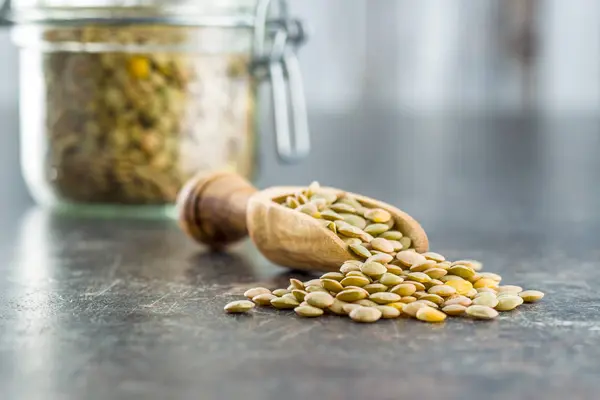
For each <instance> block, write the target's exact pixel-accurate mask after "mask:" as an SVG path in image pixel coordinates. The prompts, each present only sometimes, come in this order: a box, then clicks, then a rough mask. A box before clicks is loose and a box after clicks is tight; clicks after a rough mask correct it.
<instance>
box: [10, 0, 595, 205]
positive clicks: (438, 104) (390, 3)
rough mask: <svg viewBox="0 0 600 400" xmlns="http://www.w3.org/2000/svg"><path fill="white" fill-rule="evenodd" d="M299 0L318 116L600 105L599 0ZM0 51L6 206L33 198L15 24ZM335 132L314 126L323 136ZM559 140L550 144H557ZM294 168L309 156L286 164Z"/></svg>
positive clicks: (295, 6)
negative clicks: (23, 163)
mask: <svg viewBox="0 0 600 400" xmlns="http://www.w3.org/2000/svg"><path fill="white" fill-rule="evenodd" d="M291 2H292V10H293V12H294V14H296V15H298V16H300V17H301V18H303V19H304V20H306V21H307V22H308V23H309V25H310V27H311V32H312V34H311V39H310V41H309V43H308V44H307V46H305V47H304V48H303V49H302V50H301V53H300V57H301V62H302V68H303V71H304V75H305V85H306V92H307V96H308V103H309V109H310V115H311V120H312V119H314V118H317V117H319V116H322V115H329V116H332V118H337V116H339V118H343V116H344V115H348V114H355V113H356V111H357V110H360V111H361V112H366V113H370V114H369V115H371V116H372V115H376V114H377V113H380V112H383V113H392V114H399V115H404V116H407V118H417V119H422V120H430V119H435V120H439V119H440V118H441V120H443V119H444V118H466V117H469V116H472V115H481V114H490V113H492V114H495V115H507V114H508V115H515V114H522V113H524V112H529V113H532V112H535V113H536V114H539V115H541V116H542V117H546V116H553V117H554V116H557V115H570V116H579V115H581V116H590V115H592V116H595V115H596V114H597V111H598V110H599V109H600V51H599V50H600V43H599V41H600V32H599V31H600V2H597V1H594V0H571V1H568V2H567V1H560V0H540V1H521V0H482V1H476V2H475V1H469V0H452V1H444V0H421V1H418V2H416V1H410V0H368V1H367V0H292V1H291ZM527 29H529V31H530V32H533V33H534V37H535V39H536V41H535V43H536V45H535V46H534V47H533V50H534V52H533V56H534V57H533V61H532V62H531V63H527V62H526V59H525V58H523V57H522V56H520V54H521V53H520V52H519V51H518V49H519V48H522V45H523V43H527V42H526V41H523V40H519V38H520V37H521V34H522V32H525V31H527ZM515 44H517V45H516V46H515ZM519 45H520V46H519ZM0 61H1V62H0V74H1V75H0V76H1V77H2V79H1V80H0V121H1V123H2V125H1V126H2V135H1V136H0V182H1V183H2V185H3V186H4V188H5V189H4V190H3V196H1V197H0V206H3V205H5V204H10V203H13V202H26V201H30V200H29V197H28V195H27V194H26V191H25V187H24V185H23V183H22V180H21V176H20V170H19V164H18V160H19V154H18V104H17V99H18V69H19V67H18V59H17V49H16V48H15V47H14V46H13V45H12V44H11V41H10V37H9V31H8V30H7V29H6V28H3V29H0ZM528 66H529V67H528ZM25 107H27V105H25ZM266 122H267V123H268V120H266ZM485 134H486V132H485V129H482V131H481V135H485ZM264 135H265V138H266V140H264V141H263V143H264V145H263V147H262V154H264V156H265V159H266V160H267V161H266V163H271V164H272V168H271V170H272V169H273V168H277V164H276V163H275V161H274V158H273V156H272V152H273V148H272V144H271V138H270V132H269V131H268V129H267V130H266V131H265V133H264ZM326 135H327V132H322V131H313V136H314V137H315V138H316V139H315V140H316V143H317V144H318V143H319V140H322V139H321V138H322V137H324V136H326ZM553 140H555V139H553V138H550V137H549V138H547V139H544V138H542V139H541V143H542V144H543V145H544V146H545V147H546V148H555V147H556V145H557V144H556V143H554V142H553ZM442 143H443V138H440V140H439V142H438V143H437V145H439V146H441V145H442ZM432 145H436V144H435V143H434V144H432ZM583 156H585V155H582V157H583ZM589 156H590V157H593V151H592V150H591V151H590V155H589ZM271 164H269V165H271ZM294 168H300V166H298V167H286V168H284V169H283V170H282V171H285V172H289V173H293V171H294ZM565 168H568V166H565ZM563 173H564V171H563ZM292 175H293V174H292Z"/></svg>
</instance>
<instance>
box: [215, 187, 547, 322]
mask: <svg viewBox="0 0 600 400" xmlns="http://www.w3.org/2000/svg"><path fill="white" fill-rule="evenodd" d="M281 204H282V205H284V206H286V207H290V208H293V209H296V210H298V211H299V212H304V213H306V214H309V215H311V216H313V217H314V218H317V219H320V220H323V224H324V225H325V226H326V227H327V228H328V229H331V230H332V231H334V232H335V233H336V234H337V235H338V236H339V237H340V238H341V239H342V240H344V241H345V242H346V243H348V246H349V248H350V249H351V250H352V251H353V252H354V253H355V254H356V255H357V256H358V257H360V258H361V259H362V261H359V260H348V261H346V262H344V263H343V264H342V265H341V266H340V269H339V272H328V273H326V274H324V275H322V276H321V277H320V278H319V279H312V280H309V281H306V282H302V281H300V280H298V279H290V285H289V286H288V287H287V288H280V289H275V290H270V289H267V288H263V287H256V288H252V289H249V290H247V291H246V292H245V293H244V296H246V297H247V298H248V300H238V301H233V302H231V303H229V304H227V305H226V306H225V311H226V312H228V313H242V312H247V311H250V310H252V309H253V308H254V307H255V306H256V305H258V306H272V307H275V308H277V309H280V310H294V312H295V313H296V314H297V315H298V316H300V317H318V316H321V315H324V314H325V313H327V314H333V315H338V316H345V315H347V316H349V317H350V318H351V319H352V320H353V321H356V322H365V323H369V322H376V321H378V320H379V319H381V318H384V319H392V318H398V317H411V318H416V319H418V320H421V321H425V322H442V321H444V320H445V319H446V318H447V317H448V316H466V317H470V318H474V319H479V320H488V319H493V318H496V317H497V316H498V312H499V311H500V312H504V311H511V310H514V309H515V308H517V307H519V306H520V305H521V304H523V303H524V302H525V303H533V302H536V301H539V300H541V299H542V298H543V297H544V293H542V292H540V291H537V290H523V288H521V287H520V286H516V285H501V284H500V282H501V281H502V277H501V276H500V275H498V274H495V273H492V272H483V271H482V269H483V265H482V263H481V262H479V261H476V260H458V261H449V260H446V258H445V257H444V256H443V255H441V254H438V253H434V252H426V253H417V252H416V251H415V249H413V248H410V246H411V243H410V239H408V238H407V237H405V236H404V235H403V234H402V232H400V231H399V230H397V229H393V228H394V227H395V223H394V222H393V218H392V216H391V215H390V214H389V213H388V212H387V211H385V210H382V209H372V208H371V209H370V208H367V207H365V206H364V205H363V204H361V203H360V202H359V201H358V200H356V199H355V198H353V197H351V196H349V195H347V194H343V195H341V196H339V198H338V196H337V195H332V194H330V193H326V192H322V191H321V190H320V187H319V185H318V183H316V182H315V183H313V184H311V185H310V186H309V187H308V188H307V189H305V190H304V191H303V192H302V193H298V194H295V195H293V196H288V197H286V198H285V199H284V200H283V201H282V202H281ZM402 239H404V241H403V240H402ZM407 239H408V240H407Z"/></svg>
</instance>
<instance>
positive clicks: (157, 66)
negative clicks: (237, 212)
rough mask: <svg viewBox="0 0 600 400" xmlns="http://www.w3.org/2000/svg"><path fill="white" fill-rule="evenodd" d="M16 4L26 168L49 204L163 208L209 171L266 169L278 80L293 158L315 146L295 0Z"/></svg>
mask: <svg viewBox="0 0 600 400" xmlns="http://www.w3.org/2000/svg"><path fill="white" fill-rule="evenodd" d="M124 3H126V4H127V5H123V4H124ZM165 3H168V5H165ZM272 3H277V6H273V7H272ZM4 14H5V15H6V17H5V19H6V20H8V21H10V22H11V23H12V24H13V26H14V27H13V37H14V40H15V42H16V43H17V44H18V45H19V47H20V69H21V74H20V76H21V82H20V88H21V89H20V108H21V153H22V154H21V160H22V171H23V175H24V178H25V181H26V183H27V185H28V187H29V189H30V191H31V194H32V195H33V197H34V198H35V199H36V201H37V202H38V203H39V204H42V205H44V206H48V207H51V208H53V209H58V210H67V211H82V212H92V213H95V214H98V213H99V214H114V213H121V212H125V213H126V214H129V215H131V214H136V215H146V214H150V215H155V214H156V213H157V212H159V213H161V214H162V213H163V212H167V213H168V212H170V211H172V208H173V205H174V202H175V199H176V196H177V194H178V191H179V189H180V188H181V187H182V186H183V184H184V183H185V182H186V181H187V180H188V179H189V178H191V177H192V176H193V175H195V174H197V173H205V172H212V171H215V170H223V169H226V170H233V171H236V172H238V173H240V174H242V175H244V176H246V177H248V178H250V179H252V177H253V175H254V170H255V164H256V152H255V147H256V139H257V137H256V136H257V134H256V131H257V123H256V121H255V118H256V117H255V109H256V102H257V99H256V96H257V90H256V89H257V84H258V83H259V82H260V81H262V80H263V79H264V78H267V77H269V79H270V80H271V87H272V95H273V105H274V108H275V109H274V113H273V115H274V123H275V130H276V138H277V149H278V152H279V156H280V158H281V159H282V160H284V161H286V162H290V161H295V160H298V159H300V158H302V157H303V156H304V155H306V153H307V152H308V151H309V141H308V129H307V124H306V110H305V107H304V96H303V91H302V82H301V77H300V72H299V69H298V63H297V59H296V58H295V49H296V48H297V47H298V45H299V44H301V43H302V42H303V39H304V37H303V36H304V35H303V29H302V25H301V24H300V23H299V22H298V21H296V20H292V19H290V18H289V16H288V12H287V4H286V2H285V1H284V0H279V1H271V0H194V1H191V0H186V1H170V2H164V1H160V0H151V1H147V0H146V1H144V0H138V1H130V2H122V1H121V0H87V1H73V0H45V1H44V0H19V1H13V2H12V4H10V1H7V3H6V4H5V6H4ZM288 108H289V109H290V110H288ZM290 111H291V112H290ZM290 121H291V122H290Z"/></svg>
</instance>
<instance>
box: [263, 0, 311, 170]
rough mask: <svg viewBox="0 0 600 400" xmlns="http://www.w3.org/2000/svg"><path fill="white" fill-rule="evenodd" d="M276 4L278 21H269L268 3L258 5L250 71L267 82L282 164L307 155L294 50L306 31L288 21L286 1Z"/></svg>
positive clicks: (301, 91)
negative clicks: (269, 87) (266, 44)
mask: <svg viewBox="0 0 600 400" xmlns="http://www.w3.org/2000/svg"><path fill="white" fill-rule="evenodd" d="M278 3H279V18H278V19H275V20H268V19H267V17H268V13H269V10H270V6H271V0H263V1H260V2H259V5H258V8H257V18H256V25H255V43H254V62H253V71H254V73H255V75H257V76H258V77H265V76H268V77H269V79H270V82H271V94H272V98H273V118H274V125H275V138H276V145H277V154H278V156H279V158H280V159H281V160H282V161H284V162H286V163H294V162H297V161H299V160H301V159H302V158H304V157H306V156H307V155H308V153H309V152H310V133H309V128H308V116H307V111H306V98H305V96H304V84H303V82H302V73H301V71H300V64H299V62H298V58H297V56H296V50H297V49H298V47H300V45H302V44H303V43H304V42H305V41H306V32H305V28H304V25H303V23H302V22H301V21H299V20H295V19H291V18H289V16H288V11H287V2H286V1H285V0H279V2H278ZM271 27H273V28H274V29H272V30H270V29H269V28H271ZM267 40H270V42H271V46H272V47H271V49H270V51H266V49H265V47H266V46H265V42H266V41H267ZM290 114H291V115H290Z"/></svg>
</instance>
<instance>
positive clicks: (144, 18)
mask: <svg viewBox="0 0 600 400" xmlns="http://www.w3.org/2000/svg"><path fill="white" fill-rule="evenodd" d="M0 2H2V0H0ZM269 2H270V1H266V3H269ZM261 3H265V1H264V0H170V1H168V2H167V1H164V0H4V2H3V6H2V8H1V9H0V18H2V17H3V18H4V19H5V20H6V21H8V22H9V23H14V24H18V23H70V22H71V23H81V22H97V23H110V24H118V23H164V24H173V25H192V26H196V25H201V26H207V25H208V26H252V25H253V24H254V17H255V15H256V10H257V7H260V5H261Z"/></svg>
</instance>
